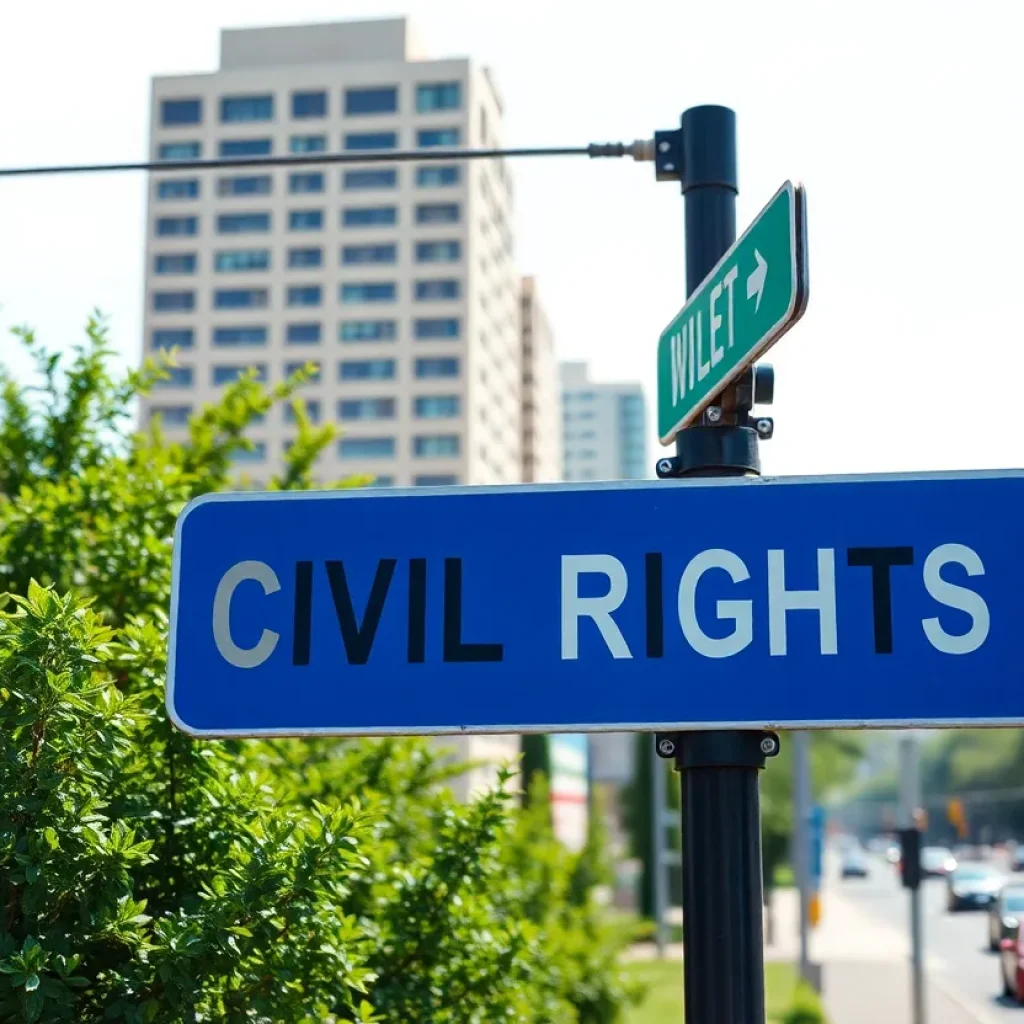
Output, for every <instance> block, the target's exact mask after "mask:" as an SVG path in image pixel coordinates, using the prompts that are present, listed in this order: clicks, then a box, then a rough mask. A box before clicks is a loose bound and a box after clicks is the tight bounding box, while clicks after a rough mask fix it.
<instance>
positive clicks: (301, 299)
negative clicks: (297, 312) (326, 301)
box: [287, 284, 323, 306]
mask: <svg viewBox="0 0 1024 1024" xmlns="http://www.w3.org/2000/svg"><path fill="white" fill-rule="evenodd" d="M322 301H323V292H322V290H321V288H320V285H318V284H304V285H292V286H291V287H290V288H289V289H288V295H287V303H288V305H289V306H319V305H320V303H321V302H322Z"/></svg>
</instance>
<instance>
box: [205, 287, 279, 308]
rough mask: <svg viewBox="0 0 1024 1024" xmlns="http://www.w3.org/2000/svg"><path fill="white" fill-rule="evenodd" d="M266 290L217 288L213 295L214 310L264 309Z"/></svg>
mask: <svg viewBox="0 0 1024 1024" xmlns="http://www.w3.org/2000/svg"><path fill="white" fill-rule="evenodd" d="M266 305H267V289H266V288H218V289H217V290H216V291H215V292H214V293H213V308H214V309H265V308H266Z"/></svg>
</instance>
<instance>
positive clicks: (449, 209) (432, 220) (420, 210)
mask: <svg viewBox="0 0 1024 1024" xmlns="http://www.w3.org/2000/svg"><path fill="white" fill-rule="evenodd" d="M458 222H459V204H458V203H420V204H419V205H418V206H417V207H416V223H417V224H457V223H458Z"/></svg>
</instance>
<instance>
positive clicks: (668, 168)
mask: <svg viewBox="0 0 1024 1024" xmlns="http://www.w3.org/2000/svg"><path fill="white" fill-rule="evenodd" d="M675 169H676V165H675V164H665V170H666V171H674V170H675Z"/></svg>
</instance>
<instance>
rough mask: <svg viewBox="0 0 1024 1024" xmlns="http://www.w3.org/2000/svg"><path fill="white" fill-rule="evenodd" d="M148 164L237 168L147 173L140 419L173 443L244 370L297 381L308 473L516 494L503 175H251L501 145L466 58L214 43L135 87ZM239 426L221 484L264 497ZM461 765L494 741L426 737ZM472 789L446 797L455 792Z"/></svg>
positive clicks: (282, 442) (484, 166)
mask: <svg viewBox="0 0 1024 1024" xmlns="http://www.w3.org/2000/svg"><path fill="white" fill-rule="evenodd" d="M151 102H152V108H151V125H152V127H151V136H150V147H151V154H150V155H151V158H152V159H153V160H154V161H164V160H166V161H170V160H196V159H211V158H216V159H221V160H236V159H237V160H238V161H239V165H238V166H237V167H233V166H230V165H229V166H225V167H220V168H217V169H215V170H173V171H172V170H168V171H167V172H166V173H160V172H155V173H154V174H153V175H152V181H151V191H150V195H149V209H148V229H147V234H146V251H145V259H146V274H145V289H146V294H145V323H144V330H145V342H144V345H145V351H146V354H150V355H151V354H154V353H156V352H159V351H161V350H165V349H169V348H172V347H173V348H177V349H178V350H179V354H178V366H177V367H176V368H175V369H174V370H173V372H172V375H171V377H170V379H169V380H168V381H166V382H164V384H162V385H161V386H160V387H159V388H157V389H156V390H155V391H154V392H153V394H152V395H151V397H150V398H149V399H148V400H147V401H146V402H145V403H144V404H143V407H142V409H141V415H142V417H143V419H144V421H145V420H148V419H149V418H150V417H152V416H154V415H159V416H160V417H161V419H162V423H163V426H164V429H165V431H166V433H167V434H168V435H169V436H170V437H171V438H172V439H174V438H175V437H176V436H178V437H183V436H184V431H185V427H186V424H187V420H188V417H189V415H190V413H192V412H193V411H194V410H198V409H199V408H200V407H201V406H202V405H203V404H204V403H206V402H208V401H211V400H214V399H215V398H216V396H217V395H218V393H219V392H220V391H221V390H222V389H223V388H224V386H225V385H227V384H228V383H230V382H231V381H233V380H235V379H237V377H238V376H239V375H240V374H242V373H243V372H245V371H246V370H247V369H249V368H255V370H256V372H257V373H258V375H259V377H260V378H261V379H263V380H265V381H267V382H268V383H270V384H275V383H278V382H280V381H283V380H284V379H285V378H286V377H287V376H288V375H289V374H290V373H291V372H292V370H293V369H294V368H296V367H299V366H302V365H304V364H306V363H307V362H313V363H315V364H316V366H317V368H318V372H317V374H316V377H315V379H314V380H313V381H312V382H310V383H309V384H307V385H305V386H304V388H303V390H302V395H303V397H304V399H305V402H306V409H307V411H308V413H309V416H310V417H311V419H313V420H314V421H317V422H327V421H331V420H334V421H337V422H338V424H339V426H340V427H341V429H342V436H341V438H340V440H339V441H338V442H337V443H336V444H335V445H334V446H333V447H332V448H331V450H330V451H328V452H326V453H325V454H324V456H323V457H322V460H321V464H320V465H319V466H318V469H317V475H318V476H319V478H320V479H321V480H323V481H329V480H333V479H337V478H340V477H344V476H349V475H352V474H371V475H374V476H375V477H376V480H377V483H378V484H380V485H395V486H409V485H431V484H433V485H441V484H487V483H491V484H494V483H513V482H517V481H519V480H521V479H522V451H521V446H522V411H521V399H522V396H521V391H522V386H523V381H522V364H521V355H522V354H521V345H522V339H521V334H520V282H519V276H518V274H517V272H516V270H515V268H514V264H513V232H512V225H511V215H512V183H511V180H510V177H509V174H508V171H507V169H506V166H505V163H504V161H502V160H500V159H489V160H470V161H466V160H462V161H460V160H458V159H451V160H448V159H446V160H440V161H430V162H401V163H387V162H386V161H381V162H374V163H353V164H344V165H339V164H325V163H321V164H317V163H308V164H303V165H296V166H288V167H269V166H258V165H256V166H253V165H249V166H247V165H245V164H244V163H243V162H242V161H245V160H246V159H252V158H257V159H258V158H260V157H267V156H289V155H290V156H295V157H310V158H316V157H317V156H318V155H320V154H338V153H350V154H358V153H360V152H367V151H379V150H391V149H414V148H443V149H459V148H466V147H500V146H501V144H502V100H501V97H500V96H499V94H498V92H497V89H496V87H495V83H494V80H493V79H492V77H491V75H490V73H489V72H488V70H487V69H486V68H484V67H482V66H480V65H479V64H478V63H476V62H475V61H473V60H470V59H453V60H431V59H428V57H427V55H426V54H425V53H424V51H423V49H422V47H421V46H420V44H419V43H418V42H417V40H416V38H415V36H414V34H413V32H412V30H411V28H410V26H409V24H408V23H407V22H406V20H405V19H401V18H399V19H389V20H371V21H353V22H343V23H337V24H324V25H308V26H293V27H283V28H260V29H242V30H230V31H225V32H223V33H222V35H221V54H220V68H219V69H218V70H217V71H214V72H212V73H209V74H190V75H175V76H167V77H159V78H155V79H154V80H153V84H152V101H151ZM293 418H294V417H293V412H292V410H291V409H281V408H278V409H275V410H273V411H272V412H271V413H270V414H269V415H268V416H267V417H266V418H265V420H264V421H263V422H261V423H258V424H255V425H254V426H253V427H252V429H251V432H250V435H249V436H250V437H251V439H252V440H253V442H254V443H255V450H254V451H253V452H250V453H242V454H240V456H239V466H238V468H239V472H240V473H242V472H244V473H245V475H246V476H247V477H248V478H249V479H250V480H251V481H252V482H253V483H254V484H256V485H259V484H264V483H266V482H267V480H268V479H269V478H270V477H271V475H273V474H274V473H275V472H277V471H279V470H280V468H281V465H282V456H283V453H284V451H285V450H286V446H287V445H288V444H289V443H290V441H291V440H292V438H293V437H294V435H295V431H296V427H295V424H294V422H292V421H293ZM439 743H440V745H441V746H444V747H448V748H453V749H454V750H455V752H456V754H457V755H458V756H459V757H461V758H466V759H471V760H481V761H484V762H490V763H492V764H493V763H494V762H498V761H504V760H512V759H514V758H515V757H516V756H517V755H518V738H517V737H512V736H508V737H506V736H482V737H451V738H442V739H441V740H440V741H439ZM491 779H493V770H492V769H488V768H486V767H484V768H478V769H475V770H474V771H473V772H472V773H469V774H468V775H467V776H466V777H465V778H463V779H461V780H456V783H455V787H456V790H457V792H459V793H460V795H466V794H468V793H469V792H471V791H473V790H475V789H477V788H479V787H481V786H484V785H487V784H488V783H489V781H490V780H491Z"/></svg>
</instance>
